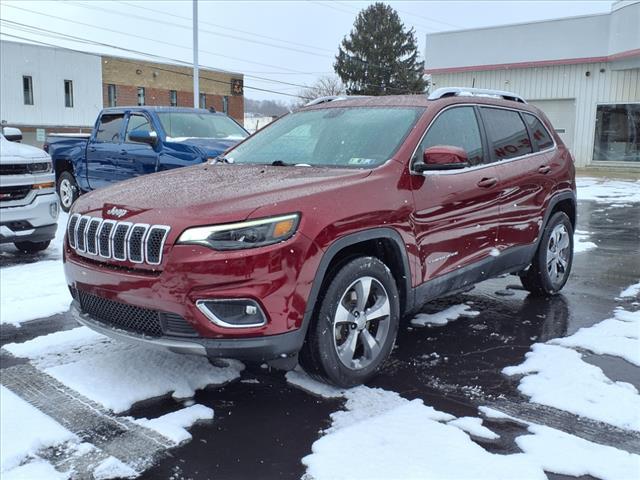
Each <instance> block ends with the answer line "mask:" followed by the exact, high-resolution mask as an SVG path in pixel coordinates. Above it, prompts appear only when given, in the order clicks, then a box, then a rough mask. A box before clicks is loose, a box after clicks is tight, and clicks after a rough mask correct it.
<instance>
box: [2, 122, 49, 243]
mask: <svg viewBox="0 0 640 480" xmlns="http://www.w3.org/2000/svg"><path fill="white" fill-rule="evenodd" d="M21 139H22V133H21V132H20V130H18V129H17V128H10V127H5V128H4V129H3V134H0V243H13V244H14V245H15V246H16V248H17V249H18V250H22V251H23V252H27V253H34V252H39V251H41V250H44V249H46V248H47V247H48V246H49V243H50V242H51V240H52V239H53V238H54V237H55V235H56V228H57V225H56V224H57V221H58V196H57V195H56V191H55V175H54V173H53V167H52V164H51V157H50V156H49V155H48V154H47V153H46V152H44V151H43V150H40V149H38V148H35V147H31V146H29V145H22V144H21V143H17V142H19V141H20V140H21Z"/></svg>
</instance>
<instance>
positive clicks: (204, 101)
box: [200, 93, 207, 108]
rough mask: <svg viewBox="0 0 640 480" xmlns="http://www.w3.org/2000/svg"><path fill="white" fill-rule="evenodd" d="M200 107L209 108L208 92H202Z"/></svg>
mask: <svg viewBox="0 0 640 480" xmlns="http://www.w3.org/2000/svg"><path fill="white" fill-rule="evenodd" d="M200 108H207V94H206V93H201V94H200Z"/></svg>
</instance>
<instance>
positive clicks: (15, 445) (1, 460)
mask: <svg viewBox="0 0 640 480" xmlns="http://www.w3.org/2000/svg"><path fill="white" fill-rule="evenodd" d="M0 418H2V422H0V432H1V434H0V437H1V438H2V439H3V440H2V442H0V477H2V478H3V479H6V478H20V476H22V477H23V478H52V477H49V476H40V477H37V476H35V475H36V474H39V473H43V472H46V471H48V470H49V471H50V470H53V467H52V466H51V464H49V463H48V462H45V461H44V460H41V459H38V458H37V457H36V454H37V452H38V451H39V450H41V449H43V448H47V447H52V446H55V445H60V444H63V443H65V442H69V441H77V440H78V439H77V437H76V436H75V435H74V434H73V433H71V432H70V431H69V430H67V429H66V428H64V427H63V426H62V425H60V424H59V423H58V422H56V421H55V420H53V419H52V418H51V417H49V416H47V415H45V414H44V413H42V412H41V411H40V410H38V409H37V408H35V407H33V406H31V405H30V404H29V403H27V402H25V401H24V400H22V399H21V398H20V397H19V396H17V395H16V394H15V393H13V392H12V391H11V390H9V389H8V388H6V387H3V386H0ZM30 458H31V459H34V460H35V461H32V462H31V463H29V464H27V465H25V466H24V467H23V468H19V467H20V465H21V464H22V463H23V462H25V460H28V459H30ZM62 478H65V477H62Z"/></svg>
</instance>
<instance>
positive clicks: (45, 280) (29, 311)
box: [0, 214, 71, 326]
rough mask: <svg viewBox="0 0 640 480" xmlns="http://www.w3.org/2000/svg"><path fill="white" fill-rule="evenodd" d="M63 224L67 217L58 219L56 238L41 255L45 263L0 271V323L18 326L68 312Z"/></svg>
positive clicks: (18, 266)
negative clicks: (63, 251) (0, 293)
mask: <svg viewBox="0 0 640 480" xmlns="http://www.w3.org/2000/svg"><path fill="white" fill-rule="evenodd" d="M66 224H67V215H66V214H62V215H60V218H59V219H58V231H57V233H56V238H55V239H54V240H53V241H52V242H51V245H50V246H49V248H48V249H47V250H46V251H45V253H43V254H42V255H43V256H44V258H46V260H42V261H40V262H36V263H27V264H24V265H17V266H13V267H6V268H2V269H0V291H1V292H2V295H1V296H0V323H9V324H12V325H15V326H19V325H20V324H21V323H23V322H26V321H28V320H33V319H36V318H43V317H48V316H50V315H55V314H56V313H61V312H66V311H67V310H68V309H69V304H70V303H71V295H70V294H69V290H68V288H67V283H66V281H65V278H64V270H63V268H62V262H61V261H60V259H61V258H62V242H63V239H64V230H65V226H66Z"/></svg>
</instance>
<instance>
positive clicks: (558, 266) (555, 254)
mask: <svg viewBox="0 0 640 480" xmlns="http://www.w3.org/2000/svg"><path fill="white" fill-rule="evenodd" d="M570 250H571V241H570V239H569V232H568V231H567V228H566V227H565V226H564V225H563V224H559V225H556V226H555V228H554V229H553V231H552V232H551V235H550V236H549V243H548V245H547V273H548V274H549V279H550V280H551V282H552V283H553V284H554V285H559V284H561V283H562V281H563V280H564V277H565V276H566V275H567V269H568V266H569V256H570V254H571V252H570Z"/></svg>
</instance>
